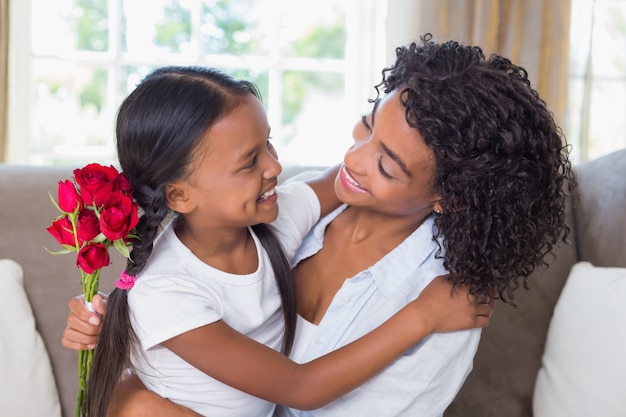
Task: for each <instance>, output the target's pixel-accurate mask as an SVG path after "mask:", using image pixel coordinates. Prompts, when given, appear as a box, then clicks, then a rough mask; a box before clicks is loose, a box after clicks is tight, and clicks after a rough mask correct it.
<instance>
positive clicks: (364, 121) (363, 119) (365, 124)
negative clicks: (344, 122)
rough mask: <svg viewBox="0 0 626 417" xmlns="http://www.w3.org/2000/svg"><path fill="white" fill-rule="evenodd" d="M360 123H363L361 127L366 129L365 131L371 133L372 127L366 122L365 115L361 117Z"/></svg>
mask: <svg viewBox="0 0 626 417" xmlns="http://www.w3.org/2000/svg"><path fill="white" fill-rule="evenodd" d="M361 123H363V125H364V126H365V127H366V128H367V130H369V131H370V132H371V131H372V127H371V126H370V124H369V123H368V121H367V115H365V114H363V115H361Z"/></svg>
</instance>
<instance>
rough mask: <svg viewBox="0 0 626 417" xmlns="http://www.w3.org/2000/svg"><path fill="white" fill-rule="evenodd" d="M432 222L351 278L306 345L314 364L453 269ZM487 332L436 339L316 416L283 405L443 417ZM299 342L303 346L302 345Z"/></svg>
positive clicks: (311, 237) (316, 240) (338, 413)
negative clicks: (445, 264)
mask: <svg viewBox="0 0 626 417" xmlns="http://www.w3.org/2000/svg"><path fill="white" fill-rule="evenodd" d="M345 208H346V206H345V205H344V206H342V207H339V208H338V209H337V210H335V211H334V212H333V213H331V214H329V215H328V216H326V217H325V218H323V219H321V220H320V222H319V223H318V224H317V225H316V226H315V227H314V228H313V229H312V230H311V231H310V232H309V234H308V235H307V236H306V237H305V239H304V242H303V244H302V246H301V247H300V249H299V250H298V251H297V252H296V256H295V258H294V259H293V264H294V265H296V264H297V263H298V262H300V261H301V260H303V259H305V258H308V257H310V256H312V255H313V254H315V253H317V252H318V251H319V250H320V249H321V248H322V246H323V245H324V230H325V228H326V226H327V225H328V224H329V223H330V222H331V221H332V220H333V219H334V218H335V217H337V216H338V215H339V214H340V213H341V212H342V211H343V210H344V209H345ZM438 249H439V247H438V245H437V243H436V242H435V241H434V240H433V219H432V218H428V219H427V220H426V221H425V222H424V223H423V224H422V225H421V226H420V227H419V228H418V229H417V230H415V231H414V232H413V233H412V234H411V235H410V236H409V237H408V238H407V239H405V240H404V242H402V243H401V244H400V245H399V246H397V247H396V248H395V249H394V250H393V251H391V252H390V253H388V254H387V255H386V256H385V257H384V258H383V259H381V260H380V261H378V262H377V263H376V264H374V265H373V266H371V267H370V268H368V269H366V270H365V271H362V272H360V273H359V274H357V275H356V276H354V277H352V278H348V279H346V281H345V282H344V284H343V285H342V287H341V288H340V289H339V291H338V292H337V294H336V295H335V297H334V298H333V301H332V302H331V304H330V306H329V307H328V310H327V312H326V314H325V315H324V317H323V318H322V321H321V322H320V324H319V326H318V327H317V329H315V330H314V332H313V334H312V337H311V338H310V339H309V342H308V345H307V346H305V347H303V356H302V358H299V361H301V362H308V361H310V360H313V359H315V358H318V357H320V356H322V355H324V354H326V353H328V352H331V351H333V350H335V349H338V348H340V347H341V346H344V345H346V344H348V343H350V342H351V341H353V340H355V339H358V338H359V337H361V336H363V335H364V334H366V333H368V332H370V331H371V330H372V329H374V328H375V327H377V326H379V325H380V324H382V323H383V322H384V321H386V320H387V319H388V318H389V317H390V316H392V315H393V314H394V313H396V312H397V311H398V310H400V309H401V308H402V307H404V306H405V305H406V304H407V303H409V302H410V301H412V300H413V299H415V298H417V296H418V295H419V294H420V292H421V291H422V289H424V287H426V285H428V283H429V282H430V281H431V280H432V279H433V278H435V277H436V276H438V275H443V274H445V273H446V271H445V270H444V268H443V265H442V260H441V259H436V258H435V253H436V252H437V250H438ZM480 333H481V331H480V329H474V330H470V331H462V332H455V333H438V334H433V335H430V336H428V337H427V338H425V339H424V340H422V342H421V343H419V344H418V345H416V346H414V347H413V348H411V349H410V350H408V351H407V352H405V354H404V355H403V356H402V357H400V358H399V359H397V360H396V361H395V362H393V363H392V364H391V365H390V366H389V367H387V368H386V369H385V370H384V371H383V372H381V373H380V374H378V375H377V376H375V377H374V378H372V379H371V380H369V381H368V382H366V383H365V384H363V385H362V386H360V387H359V388H357V389H355V390H354V391H352V392H350V393H348V394H347V395H345V396H343V397H341V398H340V399H338V400H336V401H334V402H332V403H330V404H328V405H326V406H325V407H323V408H320V409H317V410H313V411H298V410H293V409H287V408H283V407H279V410H278V412H277V413H278V415H279V416H282V417H286V416H290V417H353V416H375V417H400V416H411V417H413V416H416V417H429V416H441V415H442V414H443V412H444V410H445V409H446V408H447V407H448V405H449V404H450V402H452V400H453V399H454V397H455V396H456V394H457V392H458V391H459V390H460V388H461V386H462V384H463V382H464V381H465V378H466V377H467V375H468V374H469V372H470V371H471V369H472V361H473V358H474V355H475V353H476V349H477V348H478V342H479V340H480ZM296 343H297V341H296Z"/></svg>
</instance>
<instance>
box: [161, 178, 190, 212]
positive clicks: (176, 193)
mask: <svg viewBox="0 0 626 417" xmlns="http://www.w3.org/2000/svg"><path fill="white" fill-rule="evenodd" d="M187 188H188V184H187V183H185V182H171V183H169V184H167V185H166V186H165V203H166V204H167V206H168V207H169V208H170V209H172V210H173V211H175V212H177V213H189V212H190V211H191V210H193V200H192V199H191V198H190V196H189V193H188V192H187Z"/></svg>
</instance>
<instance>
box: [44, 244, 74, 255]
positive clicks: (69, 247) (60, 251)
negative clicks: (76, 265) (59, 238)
mask: <svg viewBox="0 0 626 417" xmlns="http://www.w3.org/2000/svg"><path fill="white" fill-rule="evenodd" d="M62 246H63V247H64V248H66V249H63V250H58V251H51V250H50V249H48V248H45V247H44V249H45V250H46V252H48V253H49V254H52V255H67V254H68V253H72V252H76V248H75V247H73V246H69V245H62Z"/></svg>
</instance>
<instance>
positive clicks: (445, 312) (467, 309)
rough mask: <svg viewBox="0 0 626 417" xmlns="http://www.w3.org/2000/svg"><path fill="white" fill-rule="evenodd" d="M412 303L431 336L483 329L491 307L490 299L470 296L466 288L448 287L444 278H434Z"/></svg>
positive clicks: (447, 282)
mask: <svg viewBox="0 0 626 417" xmlns="http://www.w3.org/2000/svg"><path fill="white" fill-rule="evenodd" d="M413 303H414V304H415V306H416V307H418V308H419V311H420V313H419V314H420V315H419V318H420V320H421V321H422V322H423V324H424V325H425V326H426V328H427V329H430V331H431V333H442V332H452V331H457V330H467V329H472V328H475V327H487V326H489V321H490V319H491V314H492V313H493V307H494V300H493V298H491V297H488V296H475V295H472V294H470V293H469V290H468V287H466V286H462V285H457V286H455V287H452V284H451V283H450V282H449V281H448V279H447V276H439V277H437V278H435V279H434V280H433V281H432V282H431V283H430V284H428V286H426V288H424V290H423V291H422V293H421V294H420V295H419V297H418V298H417V299H416V300H415V301H414V302H413Z"/></svg>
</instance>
